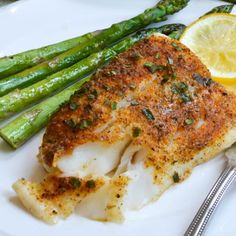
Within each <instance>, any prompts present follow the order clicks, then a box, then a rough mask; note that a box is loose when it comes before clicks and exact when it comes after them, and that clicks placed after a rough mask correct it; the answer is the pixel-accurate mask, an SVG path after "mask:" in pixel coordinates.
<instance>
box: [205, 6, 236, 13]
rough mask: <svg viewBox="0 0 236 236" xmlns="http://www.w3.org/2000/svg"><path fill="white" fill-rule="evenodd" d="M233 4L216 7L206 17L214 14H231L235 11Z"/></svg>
mask: <svg viewBox="0 0 236 236" xmlns="http://www.w3.org/2000/svg"><path fill="white" fill-rule="evenodd" d="M233 7H234V5H233V4H230V5H229V4H227V5H221V6H218V7H214V8H213V9H212V10H211V11H209V12H207V13H206V14H205V15H209V14H212V13H230V12H231V11H232V10H233Z"/></svg>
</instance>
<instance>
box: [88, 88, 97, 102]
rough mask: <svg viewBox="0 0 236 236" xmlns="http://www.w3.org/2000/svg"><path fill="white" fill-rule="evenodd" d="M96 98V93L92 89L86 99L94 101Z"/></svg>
mask: <svg viewBox="0 0 236 236" xmlns="http://www.w3.org/2000/svg"><path fill="white" fill-rule="evenodd" d="M97 97H98V91H97V90H96V89H94V90H93V91H92V92H91V93H90V94H89V95H88V99H90V100H94V99H96V98H97Z"/></svg>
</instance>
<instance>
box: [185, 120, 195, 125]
mask: <svg viewBox="0 0 236 236" xmlns="http://www.w3.org/2000/svg"><path fill="white" fill-rule="evenodd" d="M193 122H194V120H193V119H192V118H187V119H185V121H184V123H185V124H186V125H191V124H192V123H193Z"/></svg>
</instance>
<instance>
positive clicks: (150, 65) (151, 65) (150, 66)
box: [143, 62, 166, 74]
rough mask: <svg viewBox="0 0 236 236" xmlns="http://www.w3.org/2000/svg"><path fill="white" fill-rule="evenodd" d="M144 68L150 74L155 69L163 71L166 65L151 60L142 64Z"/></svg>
mask: <svg viewBox="0 0 236 236" xmlns="http://www.w3.org/2000/svg"><path fill="white" fill-rule="evenodd" d="M143 66H144V67H145V68H147V69H148V70H149V71H150V72H151V73H152V74H154V73H155V72H157V71H163V70H164V69H165V68H166V67H165V66H163V65H157V64H155V63H152V62H146V63H144V65H143Z"/></svg>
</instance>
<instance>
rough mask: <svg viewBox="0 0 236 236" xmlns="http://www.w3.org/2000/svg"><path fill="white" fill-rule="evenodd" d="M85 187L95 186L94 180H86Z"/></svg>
mask: <svg viewBox="0 0 236 236" xmlns="http://www.w3.org/2000/svg"><path fill="white" fill-rule="evenodd" d="M86 187H87V188H90V189H91V188H95V181H94V180H92V179H91V180H88V181H87V182H86Z"/></svg>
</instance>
